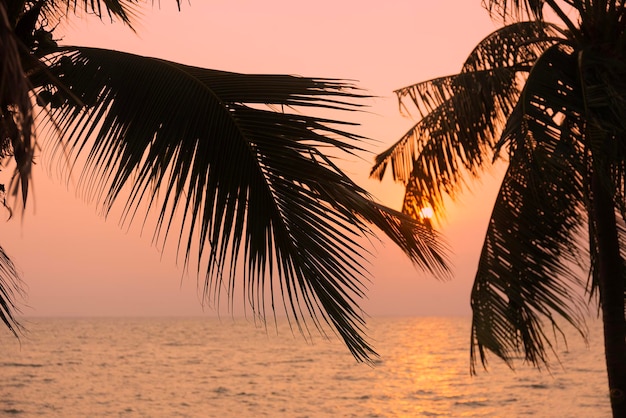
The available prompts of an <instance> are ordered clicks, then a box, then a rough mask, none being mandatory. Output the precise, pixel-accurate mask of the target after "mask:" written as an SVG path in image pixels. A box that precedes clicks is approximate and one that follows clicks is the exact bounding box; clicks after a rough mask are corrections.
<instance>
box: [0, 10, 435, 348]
mask: <svg viewBox="0 0 626 418" xmlns="http://www.w3.org/2000/svg"><path fill="white" fill-rule="evenodd" d="M139 3H143V2H138V1H135V0H126V1H124V0H98V1H94V0H89V1H88V0H85V1H76V0H74V1H72V0H64V1H63V0H33V1H6V0H4V1H0V18H1V21H0V42H2V44H1V45H0V54H2V57H1V62H2V65H3V67H2V71H1V73H0V76H1V77H2V78H1V80H0V106H1V111H2V114H1V115H0V116H1V119H0V129H1V130H2V132H3V136H2V138H1V139H2V144H1V145H2V147H1V149H2V153H3V154H2V156H3V157H4V159H3V162H4V163H5V164H6V163H7V161H8V160H9V159H13V160H14V161H15V163H16V166H17V168H16V171H15V175H14V177H13V181H12V183H11V185H10V188H9V190H7V194H8V195H9V196H13V197H16V198H17V201H19V202H21V204H22V205H24V204H26V201H27V196H28V186H29V181H30V167H31V164H32V161H33V158H34V157H35V153H36V152H38V149H40V148H41V149H43V152H42V153H39V152H38V155H39V154H40V155H41V156H42V158H44V160H45V161H47V162H50V163H54V164H59V165H60V167H61V168H62V169H63V170H65V171H66V172H78V173H79V187H80V190H81V191H82V193H83V194H84V196H85V197H86V198H87V199H88V200H95V201H97V202H98V203H99V204H101V205H102V207H103V209H104V212H108V211H109V210H110V209H111V207H112V206H113V204H114V203H115V202H116V201H118V200H119V199H123V201H125V204H124V206H123V208H124V216H125V217H126V219H127V220H129V221H130V222H132V221H133V220H134V219H138V220H141V221H145V220H146V219H150V216H152V219H156V220H155V221H154V222H155V239H157V240H159V242H165V241H166V240H168V237H169V236H170V235H173V236H174V237H173V238H174V239H175V240H177V242H178V244H177V245H178V249H179V251H180V252H181V253H182V254H183V255H184V259H185V264H187V263H188V262H191V261H190V260H194V261H193V263H194V264H197V271H198V274H200V275H201V276H202V277H204V296H205V297H207V298H215V300H217V301H219V300H220V298H221V296H220V295H221V293H222V292H227V297H228V298H230V299H229V300H231V299H232V298H233V297H234V296H235V290H238V291H240V292H241V293H242V294H243V297H244V299H245V300H246V302H247V304H248V306H249V307H250V308H251V310H252V312H253V313H254V314H255V315H258V316H260V317H262V318H265V315H266V310H267V311H275V310H278V309H280V308H281V306H280V303H281V301H282V307H283V308H284V311H285V313H286V315H287V316H288V317H289V318H290V320H292V321H293V323H295V324H296V326H297V327H299V328H300V329H301V330H302V331H303V332H308V328H307V327H309V326H313V327H318V328H319V329H320V330H321V329H322V328H323V326H325V325H326V324H325V323H327V324H328V325H330V326H331V327H333V329H334V331H335V332H337V333H338V334H339V336H340V337H341V338H343V340H344V341H345V343H346V344H347V346H348V348H349V349H350V351H351V352H352V353H353V354H354V356H355V357H356V358H357V359H359V360H367V359H369V358H370V356H372V355H375V352H374V351H373V349H372V347H370V345H369V344H368V343H367V341H366V339H365V335H364V319H363V316H362V313H361V311H360V310H359V307H358V305H357V300H358V298H359V297H361V296H362V294H363V291H364V284H363V279H364V278H365V277H366V276H367V270H366V268H365V257H366V256H367V248H366V247H365V246H364V245H365V242H366V239H368V238H369V237H370V236H371V234H372V233H373V228H379V229H380V230H381V231H382V232H384V233H385V234H386V235H388V236H389V237H390V238H391V239H392V240H393V241H394V242H395V243H396V244H397V245H399V246H400V247H401V248H402V249H403V250H404V251H405V252H406V254H407V255H408V256H409V257H410V258H411V260H413V262H414V263H415V264H416V265H417V266H419V267H422V268H425V269H427V270H430V271H432V272H433V273H435V274H446V265H445V260H444V256H443V255H442V254H443V253H442V250H443V248H442V247H441V245H440V244H439V241H438V240H437V236H436V235H435V234H434V233H433V232H432V231H431V230H430V229H429V228H427V227H426V226H425V225H424V224H423V223H419V222H415V221H414V220H412V219H411V218H410V217H408V216H406V215H404V214H402V213H400V212H398V211H394V210H392V209H389V208H387V207H385V206H383V205H381V204H379V203H377V202H375V201H374V200H373V198H372V197H371V196H370V195H369V194H368V193H367V192H366V191H365V190H364V189H362V188H361V187H359V186H358V185H356V184H355V183H354V182H353V181H352V180H350V179H349V178H348V177H347V176H346V175H345V174H344V173H343V172H342V171H341V170H340V169H339V168H338V167H337V166H336V165H335V162H334V161H335V159H334V158H333V157H332V156H335V157H336V156H337V155H339V154H340V153H349V154H353V153H357V152H360V151H361V150H362V147H363V146H364V145H363V144H366V140H365V138H362V137H360V136H358V135H354V134H351V133H349V132H348V131H347V129H349V128H350V126H351V124H350V123H342V122H339V121H337V120H334V118H327V117H322V116H307V115H306V114H305V112H304V111H303V110H307V109H313V110H316V111H317V112H316V113H317V114H320V112H319V111H320V110H322V111H326V113H323V114H328V112H330V111H344V112H345V111H354V110H358V109H359V108H360V106H361V105H360V104H359V101H360V100H362V99H364V98H365V97H366V96H365V95H364V94H362V93H361V92H360V91H359V90H358V89H356V88H355V87H354V86H353V85H351V84H350V83H347V82H344V81H342V80H334V79H319V78H305V77H294V76H287V75H260V74H236V73H230V72H224V71H216V70H209V69H204V68H197V67H192V66H187V65H183V64H179V63H175V62H169V61H165V60H161V59H155V58H150V57H143V56H137V55H132V54H128V53H122V52H119V51H111V50H104V49H96V48H85V47H78V46H63V45H59V44H58V43H57V40H56V39H55V32H54V31H55V28H56V27H57V25H58V23H59V22H60V20H61V19H65V18H68V17H71V16H73V15H74V13H84V12H87V13H90V14H96V15H97V16H99V17H100V18H107V17H110V18H111V19H113V20H115V21H119V22H121V23H123V24H126V25H129V26H131V25H132V22H133V17H134V15H135V14H136V12H137V7H138V6H139ZM178 5H179V8H180V2H179V3H178ZM35 132H37V137H35ZM36 138H37V139H38V141H36V140H35V139H36ZM322 149H326V150H330V151H328V152H322V151H321V150H322ZM150 214H152V215H150ZM0 268H1V270H0V308H1V310H0V315H1V318H2V320H3V322H4V323H5V324H6V325H7V326H8V327H9V328H11V329H12V330H15V329H16V320H15V300H14V296H15V292H16V291H19V289H20V287H19V286H18V283H17V282H16V274H15V269H14V267H13V266H12V264H10V262H9V260H8V258H7V257H6V255H5V254H4V253H2V252H0ZM275 299H276V300H275Z"/></svg>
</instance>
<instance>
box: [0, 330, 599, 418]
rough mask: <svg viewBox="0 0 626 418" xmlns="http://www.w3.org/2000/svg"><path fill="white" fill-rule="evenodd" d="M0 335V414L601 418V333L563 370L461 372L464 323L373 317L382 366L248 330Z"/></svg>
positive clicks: (566, 358) (568, 356)
mask: <svg viewBox="0 0 626 418" xmlns="http://www.w3.org/2000/svg"><path fill="white" fill-rule="evenodd" d="M26 325H27V328H28V333H27V334H26V335H25V336H24V337H22V339H21V341H20V342H19V343H18V342H16V341H15V340H14V339H12V338H11V337H10V336H9V335H8V334H7V333H6V332H5V333H2V334H0V344H1V345H2V357H1V358H0V376H1V378H0V416H10V417H20V418H21V417H64V418H66V417H70V418H71V417H433V416H438V417H507V418H508V417H524V416H528V417H559V418H564V417H588V418H593V417H608V416H610V407H609V404H608V397H607V389H606V381H607V378H606V372H605V371H604V360H603V354H602V336H601V334H600V327H599V326H598V325H599V323H598V322H593V321H592V322H591V323H590V328H591V332H590V341H589V345H588V346H585V344H584V342H583V341H582V340H581V338H579V337H577V336H576V335H574V334H572V336H571V338H569V339H568V347H567V348H566V347H565V345H560V346H559V352H560V354H559V358H560V364H559V363H554V364H553V365H552V367H551V369H550V371H549V372H548V371H543V372H539V371H537V370H535V369H532V368H529V367H523V366H522V365H520V366H519V367H517V368H516V370H515V371H511V370H510V369H509V368H508V367H507V366H505V365H503V364H502V363H501V362H499V361H497V360H496V359H495V358H493V360H492V361H491V362H490V365H489V370H488V371H487V372H485V371H483V370H482V369H480V370H479V374H478V376H474V377H471V376H470V375H469V346H468V342H469V326H470V322H469V319H467V318H372V319H370V320H369V321H368V326H369V328H370V329H369V334H370V336H371V338H372V341H373V342H374V345H375V347H376V349H377V350H378V352H379V353H380V355H381V357H380V359H379V360H377V361H376V364H375V365H374V366H373V367H371V366H368V365H364V364H359V363H356V362H355V361H354V359H353V358H352V357H351V356H350V354H349V353H348V352H347V350H346V348H345V347H344V346H343V345H342V344H341V343H340V342H338V341H337V340H335V339H331V340H330V341H327V340H324V339H323V338H320V337H318V335H317V334H315V333H314V334H313V341H312V342H305V341H304V340H303V338H302V337H301V336H300V335H299V334H297V333H296V334H295V335H293V334H292V333H291V331H290V328H289V326H288V324H286V323H282V322H279V324H278V326H277V327H276V328H277V329H276V328H273V327H270V328H268V329H267V330H266V329H265V328H262V327H257V326H255V325H254V324H252V323H250V322H248V321H246V320H245V319H237V320H234V321H233V320H231V319H222V320H219V319H215V318H191V319H181V318H171V319H164V318H140V319H136V318H135V319H129V318H98V319H93V318H85V319H33V318H30V319H28V320H26Z"/></svg>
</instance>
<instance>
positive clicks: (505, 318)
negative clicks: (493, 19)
mask: <svg viewBox="0 0 626 418" xmlns="http://www.w3.org/2000/svg"><path fill="white" fill-rule="evenodd" d="M576 69H577V63H576V58H575V55H574V54H573V51H571V50H569V49H568V48H566V47H564V46H560V45H557V46H554V47H551V48H550V49H548V50H547V51H546V52H545V53H544V54H543V55H542V56H541V58H540V59H539V60H538V61H537V63H536V64H535V66H534V68H533V71H532V72H531V74H530V75H529V77H528V80H527V82H526V84H525V87H524V91H523V93H522V95H521V97H520V102H519V103H518V105H517V106H516V108H515V110H514V111H513V114H512V115H511V117H510V118H509V121H508V124H507V127H506V129H505V131H504V133H503V135H502V140H501V141H500V143H499V146H501V145H502V143H504V142H507V143H508V145H509V150H510V163H509V168H508V171H507V173H506V175H505V178H504V180H503V184H502V187H501V189H500V193H499V196H498V198H497V201H496V204H495V207H494V210H493V213H492V216H491V219H490V223H489V227H488V231H487V236H486V239H485V244H484V246H483V250H482V253H481V257H480V261H479V266H478V272H477V275H476V279H475V284H474V288H473V290H472V308H473V322H472V352H471V356H472V370H474V365H475V362H476V357H477V352H478V354H479V355H480V359H481V361H482V362H483V365H484V364H485V362H486V350H490V351H492V352H493V353H494V354H496V355H497V356H498V357H501V358H502V359H504V360H505V361H507V363H509V364H510V362H511V360H512V359H514V358H516V357H519V356H523V357H524V359H525V360H526V361H529V362H531V363H533V364H535V365H540V364H541V363H546V362H547V361H548V357H547V349H548V348H551V347H552V342H551V340H550V338H549V337H548V336H547V334H546V331H545V325H544V323H543V320H547V321H548V322H549V323H550V324H551V325H552V326H553V327H554V328H556V329H559V322H558V320H557V318H558V317H562V318H564V319H565V320H566V321H567V322H569V323H570V324H572V325H573V326H574V327H575V328H577V329H578V330H579V331H580V332H581V333H583V335H584V331H585V330H584V321H583V317H582V315H581V312H582V310H581V306H582V304H583V300H582V298H581V296H580V295H581V294H582V292H581V290H582V289H584V283H583V282H582V281H581V280H580V279H579V277H580V273H581V272H582V271H585V270H588V269H589V267H590V266H586V265H582V264H581V261H580V260H583V259H584V257H582V256H581V255H583V254H585V255H586V254H587V251H588V249H587V248H585V247H583V246H582V244H581V243H582V242H584V239H583V238H584V237H585V236H586V233H587V231H584V230H583V229H582V225H584V222H581V218H582V219H583V220H585V219H586V213H587V205H588V202H587V200H586V197H585V196H587V192H588V182H589V176H588V173H589V162H588V154H587V148H586V147H585V146H584V143H583V127H584V119H583V118H582V113H581V101H580V100H579V99H578V100H577V99H576V98H577V97H579V94H578V93H577V91H579V87H577V83H576V79H577V71H576ZM548 70H549V71H548Z"/></svg>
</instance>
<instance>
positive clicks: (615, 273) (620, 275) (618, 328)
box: [591, 170, 626, 418]
mask: <svg viewBox="0 0 626 418" xmlns="http://www.w3.org/2000/svg"><path fill="white" fill-rule="evenodd" d="M591 188H592V195H593V199H592V219H591V221H592V222H594V224H595V227H596V231H597V248H598V259H597V263H598V264H597V268H598V281H599V283H598V285H599V288H600V302H601V305H602V320H603V323H604V352H605V356H606V368H607V373H608V378H609V391H610V398H611V409H612V410H613V417H614V418H617V417H619V418H624V417H626V319H625V318H624V290H625V289H624V282H625V279H624V267H623V266H622V259H621V257H620V252H619V240H618V235H617V224H616V221H615V205H614V203H613V199H612V198H611V195H610V193H609V191H608V190H607V188H606V185H605V184H603V182H602V174H600V173H598V172H597V170H594V172H593V174H592V180H591Z"/></svg>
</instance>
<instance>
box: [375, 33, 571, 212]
mask: <svg viewBox="0 0 626 418" xmlns="http://www.w3.org/2000/svg"><path fill="white" fill-rule="evenodd" d="M558 33H559V32H558V30H557V29H556V28H555V27H554V26H551V25H546V24H542V23H536V22H523V23H516V24H514V25H510V26H507V27H505V28H502V29H500V30H498V31H496V32H494V33H492V34H491V35H489V36H487V37H486V38H485V39H484V40H483V41H482V42H481V43H480V44H479V45H478V46H477V47H476V48H475V49H474V51H473V52H472V53H471V54H470V56H469V57H468V58H467V60H466V62H465V64H464V65H463V68H462V71H461V73H460V74H457V75H454V76H448V77H442V78H437V79H433V80H429V81H426V82H423V83H418V84H415V85H413V86H409V87H405V88H403V89H400V90H397V91H396V93H397V95H398V98H399V100H400V104H401V106H402V105H403V100H404V99H405V98H407V97H409V98H410V99H411V101H412V102H413V104H414V105H415V107H416V108H417V109H418V111H419V113H420V114H421V115H422V119H421V120H420V121H419V122H418V123H417V124H416V125H415V126H414V127H413V128H412V129H411V130H409V131H408V132H407V133H406V134H405V135H404V136H403V137H402V138H401V139H400V140H399V141H398V142H396V143H395V144H394V145H392V146H391V147H390V148H389V149H388V150H387V151H385V152H383V153H381V154H380V155H378V156H377V157H376V162H375V165H374V167H373V169H372V171H371V175H372V176H374V177H377V178H379V179H382V177H383V175H384V173H385V170H386V168H387V165H388V164H390V165H391V168H392V174H393V178H394V180H395V181H399V182H403V183H404V184H405V185H406V186H407V199H405V204H404V206H405V208H407V207H408V206H410V205H413V204H415V198H417V197H418V196H419V199H420V200H421V201H422V202H428V203H429V204H430V205H431V206H433V207H437V206H439V205H441V203H442V199H443V195H445V194H448V195H450V196H454V192H455V191H458V190H459V189H462V185H463V183H462V182H463V178H465V175H466V174H467V173H470V174H471V175H477V174H478V173H479V172H480V171H481V170H482V167H483V165H484V163H485V162H489V163H490V162H491V160H492V158H493V147H494V144H495V142H496V139H497V138H498V136H499V134H500V132H501V129H502V127H503V126H504V123H505V121H506V119H507V116H508V115H509V114H510V112H511V110H512V109H513V107H514V105H515V103H516V101H517V97H518V95H519V87H518V84H519V82H520V78H519V77H520V75H519V74H520V73H523V72H527V71H529V69H530V68H531V66H532V64H533V63H534V61H535V60H536V59H537V57H538V56H539V55H540V54H541V53H542V52H543V51H544V50H545V49H546V48H547V47H548V46H549V45H551V44H552V43H553V42H555V37H556V36H557V35H558Z"/></svg>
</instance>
